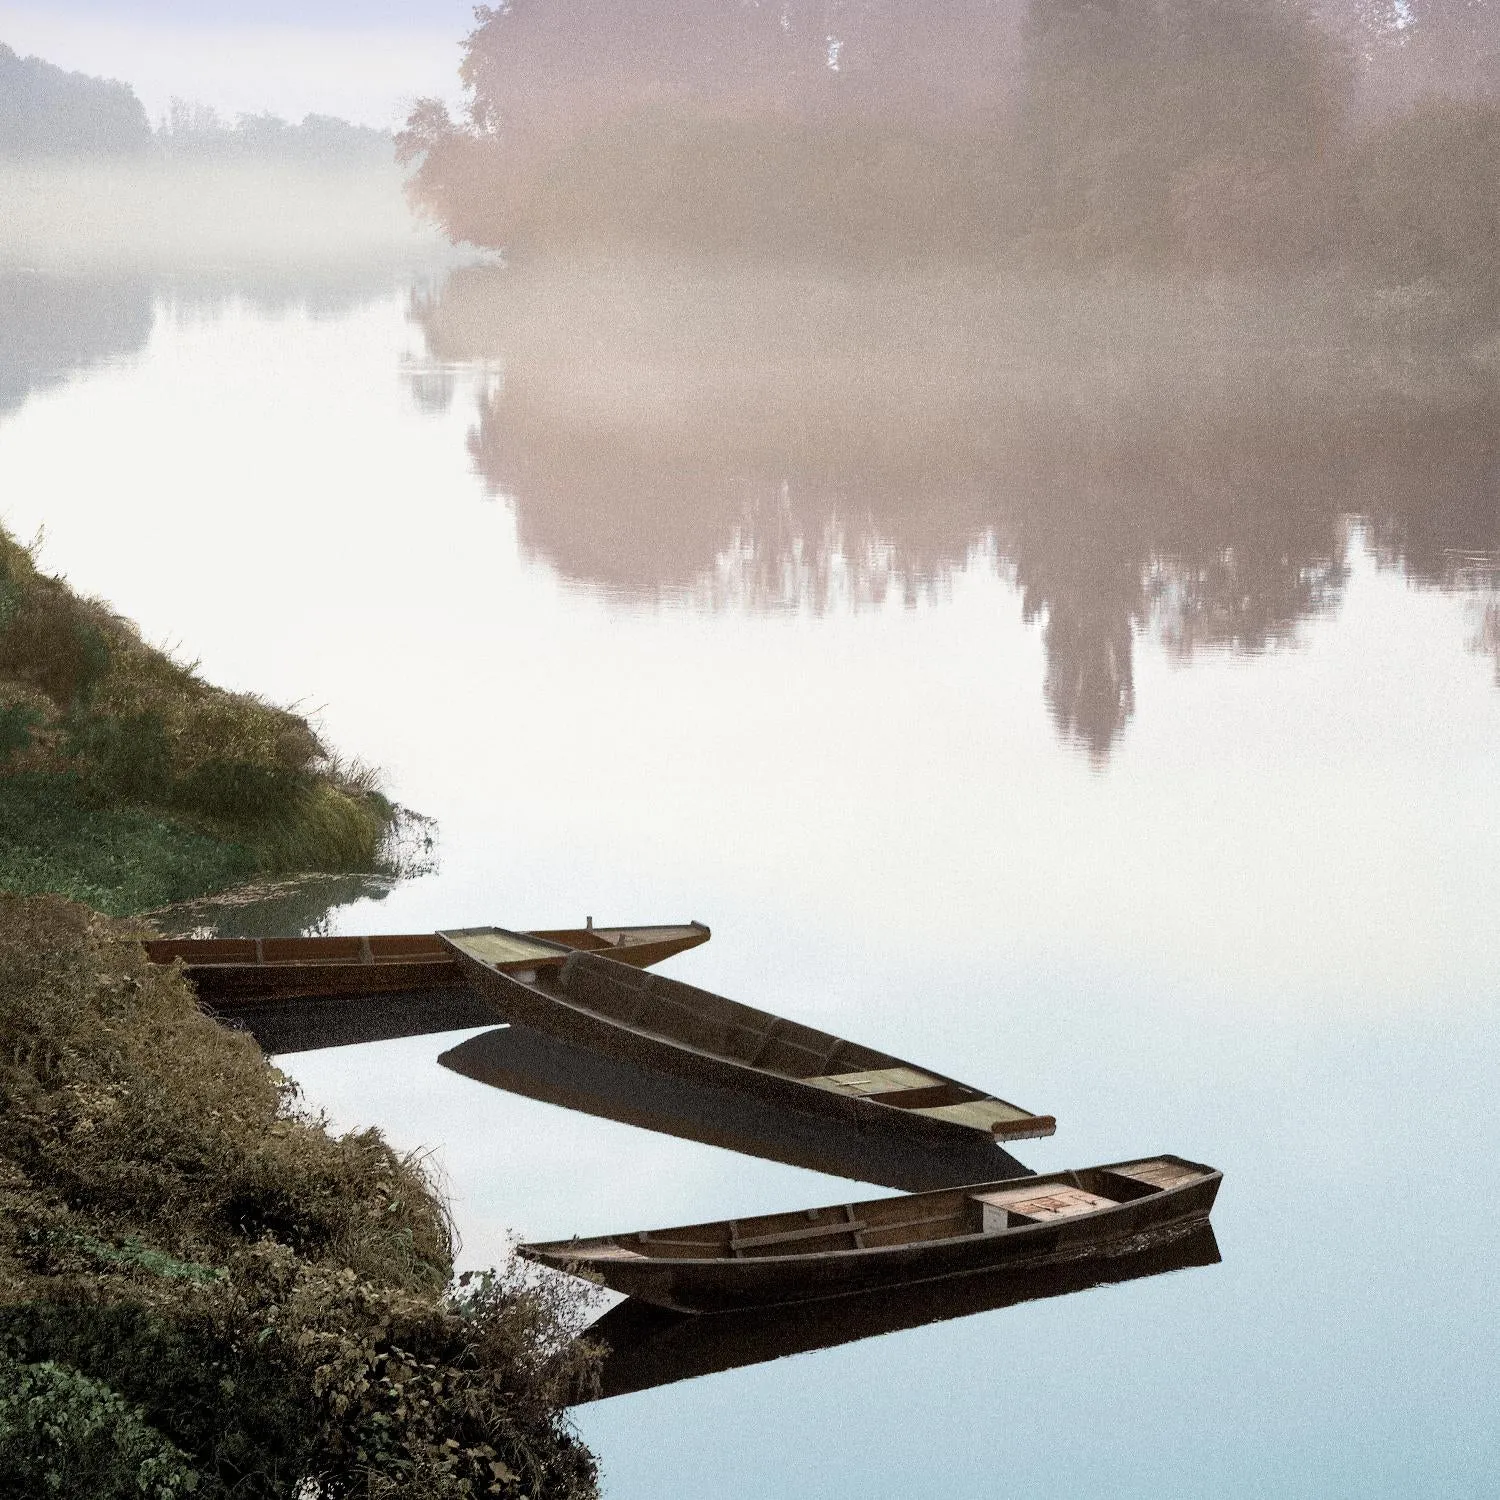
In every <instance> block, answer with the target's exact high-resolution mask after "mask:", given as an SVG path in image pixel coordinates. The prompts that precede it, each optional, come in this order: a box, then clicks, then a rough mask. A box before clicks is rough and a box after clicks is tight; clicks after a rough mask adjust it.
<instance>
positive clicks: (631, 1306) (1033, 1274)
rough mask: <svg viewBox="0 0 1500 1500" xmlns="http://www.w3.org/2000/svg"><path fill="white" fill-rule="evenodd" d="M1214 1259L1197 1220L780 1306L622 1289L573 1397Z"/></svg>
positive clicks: (1207, 1230) (1208, 1228) (601, 1322)
mask: <svg viewBox="0 0 1500 1500" xmlns="http://www.w3.org/2000/svg"><path fill="white" fill-rule="evenodd" d="M1219 1260H1220V1256H1219V1246H1218V1242H1217V1241H1216V1240H1215V1238H1214V1231H1213V1225H1211V1224H1210V1223H1208V1221H1207V1220H1199V1221H1197V1222H1196V1223H1191V1224H1187V1225H1182V1226H1177V1227H1174V1228H1169V1229H1165V1230H1162V1231H1161V1232H1160V1233H1158V1234H1154V1235H1140V1236H1135V1235H1133V1236H1131V1237H1130V1238H1129V1239H1126V1240H1121V1241H1118V1242H1111V1244H1109V1245H1108V1246H1104V1247H1101V1252H1100V1253H1099V1254H1098V1255H1091V1256H1088V1257H1087V1258H1086V1259H1082V1260H1054V1261H1051V1262H1049V1263H1048V1264H1046V1265H1043V1266H1038V1267H1035V1268H1031V1269H1026V1268H1022V1267H1015V1268H1013V1269H1010V1270H1006V1269H1004V1268H1003V1267H1002V1268H1001V1269H999V1270H995V1271H979V1272H976V1273H975V1274H974V1275H972V1276H945V1277H943V1278H942V1279H941V1280H940V1281H919V1282H915V1283H912V1284H910V1285H907V1286H897V1287H884V1288H882V1289H880V1290H879V1291H873V1292H856V1293H854V1294H852V1295H851V1296H848V1297H823V1298H820V1299H819V1300H818V1301H816V1302H791V1303H787V1304H785V1305H783V1306H781V1307H750V1308H742V1309H739V1310H738V1311H733V1312H722V1313H712V1314H697V1313H680V1312H674V1311H673V1310H672V1309H671V1308H666V1307H657V1306H654V1305H653V1304H652V1303H650V1302H642V1301H640V1300H639V1299H638V1298H635V1297H627V1298H626V1299H625V1301H623V1302H621V1303H619V1304H618V1305H616V1306H615V1307H612V1308H611V1309H610V1310H609V1311H608V1312H607V1313H605V1314H604V1316H603V1317H602V1318H599V1319H597V1320H596V1321H595V1322H593V1323H592V1324H590V1325H589V1327H588V1329H587V1330H586V1331H585V1334H584V1336H585V1337H586V1338H587V1339H588V1341H589V1342H590V1343H591V1344H595V1345H598V1346H602V1347H603V1349H604V1351H605V1353H604V1360H603V1363H602V1365H601V1366H600V1367H599V1368H598V1370H597V1372H591V1373H592V1374H593V1376H594V1378H593V1380H591V1381H590V1382H589V1383H588V1384H586V1385H585V1386H584V1387H583V1389H581V1390H580V1391H579V1393H578V1396H577V1400H578V1401H580V1402H581V1401H602V1400H607V1399H608V1398H609V1397H611V1396H626V1395H630V1394H632V1393H633V1392H635V1391H644V1390H650V1389H652V1388H654V1387H656V1386H662V1385H672V1384H674V1383H675V1382H677V1381H679V1380H694V1379H697V1378H698V1377H700V1376H703V1375H717V1374H719V1373H720V1372H722V1371H724V1370H738V1369H742V1368H743V1367H744V1366H746V1365H756V1364H762V1363H764V1362H765V1361H767V1360H772V1359H785V1358H786V1357H787V1356H789V1355H795V1354H807V1353H810V1352H811V1351H812V1350H814V1349H831V1348H834V1347H836V1346H838V1345H840V1344H849V1343H853V1342H855V1341H856V1340H859V1339H870V1338H878V1337H881V1336H883V1335H885V1334H888V1333H898V1332H900V1331H902V1330H903V1329H907V1328H920V1327H922V1326H923V1325H924V1324H928V1323H940V1322H945V1321H947V1320H949V1319H951V1318H968V1317H973V1316H974V1315H975V1314H977V1313H986V1312H995V1311H997V1310H999V1309H1001V1308H1007V1307H1015V1306H1017V1305H1019V1304H1020V1303H1022V1302H1035V1301H1038V1300H1040V1299H1042V1298H1045V1297H1066V1296H1070V1295H1072V1294H1073V1293H1075V1292H1085V1291H1092V1290H1094V1289H1095V1288H1097V1287H1104V1286H1115V1285H1118V1284H1120V1283H1121V1282H1126V1281H1138V1280H1141V1279H1142V1278H1144V1277H1148V1276H1163V1275H1166V1274H1168V1273H1170V1272H1174V1271H1182V1270H1186V1269H1187V1268H1189V1267H1194V1266H1216V1265H1218V1264H1219ZM998 1332H999V1330H998V1329H997V1333H998ZM899 1363H900V1362H899V1361H896V1362H895V1364H896V1365H898V1366H899ZM884 1368H886V1369H888V1370H889V1369H891V1368H892V1362H891V1361H889V1360H887V1361H886V1364H885V1366H884ZM896 1378H898V1379H899V1378H900V1376H899V1374H898V1375H897V1377H896Z"/></svg>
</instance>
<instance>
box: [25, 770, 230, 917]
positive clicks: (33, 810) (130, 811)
mask: <svg viewBox="0 0 1500 1500" xmlns="http://www.w3.org/2000/svg"><path fill="white" fill-rule="evenodd" d="M256 867H257V859H256V855H255V853H254V852H253V851H252V850H251V849H249V848H247V847H246V846H245V845H243V844H237V843H232V842H228V841H226V840H223V839H218V838H213V837H210V836H209V835H206V834H203V833H198V832H195V831H194V830H193V829H191V828H186V827H184V826H183V825H181V824H180V823H176V822H173V821H171V820H170V819H168V818H165V817H162V816H159V815H156V814H153V813H151V812H149V811H146V810H144V809H142V808H137V807H128V806H126V807H120V806H107V805H105V806H101V805H100V804H99V803H98V802H97V801H96V800H95V799H94V798H92V797H91V796H90V795H89V794H88V792H87V791H86V790H85V788H84V787H83V786H82V785H81V783H80V782H79V781H78V779H77V778H76V777H74V776H71V775H68V774H65V773H64V774H57V773H48V772H23V773H18V774H12V775H9V776H0V889H4V890H8V891H15V892H17V893H20V894H23V895H37V894H40V893H42V892H44V891H57V892H60V893H61V894H63V895H66V896H70V897H72V898H73V899H74V900H75V901H82V902H85V903H86V904H87V905H89V906H92V907H93V908H94V909H95V910H96V911H102V912H106V913H108V914H109V915H111V916H124V915H126V914H127V913H130V912H141V911H152V910H154V909H155V908H157V907H159V906H166V905H169V904H170V903H172V902H174V901H185V900H188V899H190V898H191V897H194V896H200V895H204V894H206V893H208V892H211V891H222V890H227V889H228V888H229V887H231V886H235V885H239V884H241V883H243V882H244V881H246V880H249V879H250V878H251V876H252V875H253V874H254V873H255V870H256Z"/></svg>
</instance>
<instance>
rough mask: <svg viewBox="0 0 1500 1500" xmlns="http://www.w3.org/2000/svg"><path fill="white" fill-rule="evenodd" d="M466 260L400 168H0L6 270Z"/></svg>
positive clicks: (145, 163) (0, 239)
mask: <svg viewBox="0 0 1500 1500" xmlns="http://www.w3.org/2000/svg"><path fill="white" fill-rule="evenodd" d="M460 258H468V257H461V256H459V255H458V254H457V253H456V252H454V251H453V249H452V247H451V246H449V244H448V242H447V240H446V239H445V237H444V236H443V235H442V234H441V233H440V232H439V231H438V230H437V229H435V228H434V227H432V226H431V225H429V224H426V223H424V222H422V221H421V220H419V219H418V218H417V217H416V216H415V215H414V214H413V213H412V212H411V209H410V208H409V207H408V205H407V202H406V199H405V196H404V194H403V192H402V172H401V169H400V168H398V167H397V166H396V165H395V164H394V163H393V164H392V165H391V166H390V167H389V168H378V167H377V168H374V169H371V168H358V169H345V170H338V169H319V168H316V167H312V166H307V167H303V166H295V165H285V164H280V163H278V164H269V163H258V162H192V163H184V162H181V161H176V162H174V161H161V160H135V161H131V160H115V161H98V162H92V161H62V162H55V161H54V162H25V163H21V162H5V163H0V264H5V265H10V266H26V267H31V268H48V269H52V268H57V269H80V270H86V269H93V268H103V267H108V268H109V269H110V270H111V271H116V272H118V271H122V270H127V271H128V270H152V269H160V268H163V267H173V268H177V267H199V266H239V265H244V266H256V265H266V264H271V263H277V262H282V261H287V260H295V261H297V262H299V263H304V264H305V263H309V262H311V263H321V262H347V261H352V260H358V261H365V262H369V261H379V262H388V263H390V264H391V265H395V266H414V265H430V264H432V263H433V262H435V261H437V262H446V261H452V260H456V259H460Z"/></svg>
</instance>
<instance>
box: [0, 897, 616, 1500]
mask: <svg viewBox="0 0 1500 1500" xmlns="http://www.w3.org/2000/svg"><path fill="white" fill-rule="evenodd" d="M452 1269H453V1268H452V1237H451V1230H450V1225H449V1221H448V1217H447V1214H446V1211H445V1209H444V1206H443V1205H442V1203H441V1201H440V1200H439V1199H438V1198H437V1196H436V1195H435V1193H434V1192H433V1189H432V1185H431V1183H430V1181H429V1180H428V1177H427V1175H426V1173H425V1172H424V1169H423V1167H422V1164H421V1162H420V1161H418V1160H414V1159H411V1158H407V1157H402V1156H400V1155H399V1154H398V1153H396V1152H394V1151H393V1150H392V1149H391V1148H390V1146H388V1145H387V1144H386V1142H385V1141H384V1140H383V1139H382V1138H381V1137H380V1136H379V1135H378V1134H377V1133H376V1132H374V1131H366V1132H363V1133H358V1134H353V1135H347V1136H343V1137H338V1138H334V1137H332V1136H330V1135H329V1134H328V1133H327V1131H326V1130H325V1129H324V1128H323V1125H322V1123H321V1122H320V1121H319V1120H317V1119H315V1118H312V1117H310V1116H308V1115H307V1114H306V1113H304V1112H302V1111H300V1110H299V1109H298V1107H297V1104H296V1100H295V1097H294V1094H293V1090H292V1088H291V1086H290V1085H289V1084H288V1083H287V1081H286V1080H285V1079H284V1078H283V1077H282V1076H281V1075H280V1074H279V1073H277V1072H276V1070H275V1069H274V1068H272V1067H271V1066H270V1065H269V1064H268V1063H267V1062H266V1060H265V1059H264V1058H263V1057H262V1056H261V1055H260V1053H259V1052H258V1051H257V1049H256V1048H255V1046H254V1045H253V1043H252V1042H251V1041H250V1040H249V1039H248V1038H247V1037H243V1036H238V1035H236V1034H234V1033H232V1032H229V1031H226V1030H224V1029H223V1028H221V1027H219V1026H217V1025H215V1024H214V1023H213V1022H211V1021H209V1020H208V1019H207V1018H206V1017H204V1016H203V1015H201V1014H200V1013H199V1011H198V1009H197V1007H196V1005H195V1004H194V1000H193V996H192V994H191V992H190V990H189V989H188V988H187V986H186V985H185V983H184V982H183V981H182V980H181V979H180V977H179V976H178V975H176V974H175V973H174V972H172V971H170V970H165V969H162V968H160V967H157V966H153V965H150V964H148V963H147V962H146V961H145V958H144V955H143V954H142V952H141V949H140V947H139V945H138V944H137V943H136V942H134V941H133V940H132V939H131V937H130V935H129V933H128V932H127V931H126V929H124V928H123V927H121V926H120V925H118V924H115V923H112V922H110V921H108V920H106V919H104V918H100V917H97V916H95V915H94V914H93V913H90V912H88V911H86V910H85V909H84V908H82V907H80V906H77V905H74V904H72V903H69V902H66V901H64V900H62V899H60V898H58V897H41V898H35V899H22V898H19V897H15V896H6V895H0V1492H3V1493H5V1494H8V1495H9V1494H15V1495H18V1496H29V1495H47V1494H53V1493H59V1494H76V1495H89V1496H91V1497H96V1496H97V1497H113V1496H121V1497H125V1496H129V1497H132V1500H133V1497H137V1496H139V1497H145V1496H150V1497H153V1500H167V1497H172V1500H175V1497H177V1496H180V1495H188V1494H192V1495H195V1496H203V1497H211V1500H212V1497H221V1496H223V1497H227V1496H229V1495H234V1496H236V1497H290V1496H293V1495H296V1494H298V1493H311V1492H316V1493H317V1494H319V1495H320V1496H323V1497H327V1500H340V1497H346V1496H348V1497H353V1496H356V1495H358V1496H361V1497H376V1496H379V1497H390V1500H399V1497H406V1496H413V1497H415V1496H418V1495H421V1496H423V1497H434V1500H450V1497H460V1496H501V1497H519V1496H522V1495H526V1496H530V1497H533V1500H552V1497H557V1500H575V1497H587V1496H592V1495H593V1494H594V1493H595V1491H596V1476H595V1469H594V1462H593V1459H592V1456H591V1455H590V1454H589V1453H588V1451H587V1450H586V1449H585V1448H583V1447H582V1445H581V1444H580V1443H579V1442H578V1441H577V1439H576V1437H575V1436H574V1435H573V1433H572V1432H571V1430H570V1429H569V1428H568V1427H567V1425H566V1423H565V1421H564V1419H563V1416H562V1410H563V1407H564V1405H565V1403H566V1402H567V1401H568V1400H569V1399H570V1398H571V1397H572V1396H573V1395H574V1394H575V1393H576V1392H577V1391H578V1389H579V1388H580V1386H581V1385H585V1384H586V1383H587V1381H588V1379H589V1374H590V1370H591V1368H592V1358H593V1356H592V1353H591V1351H590V1350H589V1348H588V1346H587V1345H586V1344H584V1343H581V1342H580V1341H579V1340H578V1339H577V1338H576V1334H577V1332H578V1327H579V1323H580V1319H581V1315H582V1312H583V1305H582V1304H581V1303H580V1302H579V1301H578V1300H577V1299H576V1298H574V1296H573V1295H572V1294H571V1293H570V1292H568V1291H567V1290H566V1289H565V1288H564V1287H563V1285H562V1284H561V1283H560V1282H555V1281H549V1282H543V1283H541V1284H535V1283H528V1282H524V1281H522V1280H520V1279H518V1278H515V1277H508V1276H501V1277H493V1276H490V1277H481V1278H479V1279H477V1280H468V1281H466V1284H465V1285H463V1286H458V1287H455V1286H454V1285H453V1283H452V1279H451V1278H452ZM54 1475H55V1476H58V1478H59V1480H61V1481H64V1483H63V1488H62V1489H61V1490H58V1489H57V1488H56V1486H55V1483H54V1481H53V1480H52V1479H51V1477H50V1476H54ZM304 1486H310V1487H315V1488H312V1489H304V1488H303V1487H304Z"/></svg>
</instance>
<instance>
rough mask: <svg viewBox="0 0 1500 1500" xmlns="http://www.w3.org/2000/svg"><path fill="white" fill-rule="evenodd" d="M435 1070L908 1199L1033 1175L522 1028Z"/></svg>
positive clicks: (469, 1048) (956, 1146) (974, 1151)
mask: <svg viewBox="0 0 1500 1500" xmlns="http://www.w3.org/2000/svg"><path fill="white" fill-rule="evenodd" d="M438 1061H439V1062H440V1063H441V1064H442V1065H443V1066H444V1067H445V1068H449V1069H451V1070H452V1071H453V1072H455V1073H462V1074H463V1075H464V1076H465V1077H467V1078H473V1079H475V1080H477V1081H478V1082H480V1083H484V1084H488V1085H489V1086H490V1087H492V1088H499V1089H505V1090H507V1091H508V1092H510V1093H513V1094H523V1095H525V1096H526V1097H527V1098H529V1099H539V1100H542V1101H544V1102H545V1103H548V1104H557V1105H560V1106H562V1108H564V1109H573V1110H578V1111H581V1112H582V1113H584V1114H590V1115H597V1116H599V1117H600V1118H602V1119H606V1120H616V1121H618V1122H620V1123H621V1124H625V1125H636V1126H639V1127H640V1128H641V1129H643V1130H653V1131H656V1132H658V1133H660V1134H664V1135H673V1136H677V1137H679V1138H680V1139H682V1140H689V1141H697V1142H700V1143H701V1144H704V1145H709V1146H722V1147H724V1148H725V1149H726V1150H730V1151H738V1152H741V1153H742V1154H744V1155H747V1156H759V1157H764V1158H766V1159H767V1160H770V1161H779V1162H785V1163H786V1164H788V1165H789V1166H794V1167H807V1168H809V1169H810V1170H812V1171H815V1172H824V1173H827V1174H828V1175H829V1176H831V1177H846V1178H851V1179H853V1180H854V1181H857V1182H871V1183H875V1184H877V1185H878V1186H881V1187H891V1188H900V1189H902V1190H903V1191H906V1192H920V1191H922V1190H924V1189H928V1188H939V1187H953V1186H960V1185H962V1184H965V1183H970V1182H986V1181H992V1180H996V1179H999V1178H1007V1177H1026V1176H1030V1175H1031V1169H1030V1168H1029V1167H1026V1166H1023V1165H1022V1164H1021V1163H1020V1162H1019V1161H1017V1160H1016V1159H1015V1157H1013V1156H1011V1155H1010V1154H1009V1153H1008V1152H1007V1151H1005V1150H1004V1149H1003V1148H1001V1147H999V1146H996V1145H992V1144H991V1143H990V1142H988V1141H986V1140H983V1139H981V1138H979V1137H977V1136H976V1137H975V1139H974V1140H972V1141H968V1140H958V1141H955V1142H952V1143H946V1142H945V1143H943V1144H940V1145H933V1144H927V1143H924V1142H922V1141H920V1140H914V1139H913V1140H903V1139H901V1138H900V1137H899V1136H897V1135H896V1134H895V1133H894V1132H887V1131H880V1132H873V1131H862V1130H860V1129H858V1128H857V1127H856V1126H855V1125H853V1124H849V1123H845V1122H842V1121H838V1120H832V1119H827V1118H820V1117H817V1116H813V1115H807V1114H802V1113H800V1112H799V1111H796V1110H791V1109H785V1108H781V1107H779V1106H778V1105H777V1104H776V1103H775V1102H774V1101H769V1100H765V1099H762V1098H760V1097H758V1096H757V1095H755V1094H751V1093H748V1092H744V1091H739V1090H731V1089H728V1088H721V1087H716V1086H715V1085H713V1084H707V1083H701V1082H698V1081H696V1080H692V1079H686V1078H680V1077H676V1076H673V1075H670V1074H665V1073H656V1072H652V1071H649V1070H647V1069H645V1068H642V1067H638V1066H636V1065H635V1064H633V1063H629V1062H626V1061H624V1060H623V1059H617V1058H612V1057H609V1056H607V1055H605V1054H603V1053H600V1052H596V1051H593V1050H592V1049H590V1048H586V1047H576V1046H573V1045H571V1044H570V1043H568V1042H564V1041H561V1040H558V1039H557V1038H554V1037H551V1036H546V1035H543V1034H542V1033H541V1032H536V1031H532V1030H530V1029H529V1028H528V1027H524V1026H514V1025H513V1026H505V1027H500V1028H497V1029H495V1030H493V1031H487V1032H484V1033H483V1034H482V1035H480V1036H476V1037H471V1038H470V1039H469V1040H468V1041H466V1042H462V1043H460V1044H459V1045H458V1046H457V1047H454V1048H452V1049H451V1050H449V1051H447V1052H444V1053H443V1054H442V1056H440V1057H439V1058H438Z"/></svg>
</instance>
